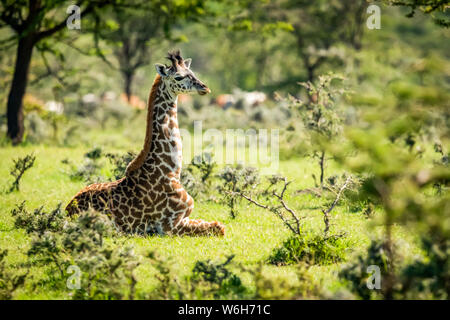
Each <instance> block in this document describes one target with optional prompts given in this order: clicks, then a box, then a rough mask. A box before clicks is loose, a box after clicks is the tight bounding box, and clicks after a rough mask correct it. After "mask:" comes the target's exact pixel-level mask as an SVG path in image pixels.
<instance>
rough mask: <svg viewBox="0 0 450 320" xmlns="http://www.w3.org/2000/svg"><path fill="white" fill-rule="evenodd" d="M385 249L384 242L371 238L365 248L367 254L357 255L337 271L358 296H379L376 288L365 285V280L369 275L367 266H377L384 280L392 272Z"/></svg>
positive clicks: (392, 265)
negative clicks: (367, 246) (354, 259)
mask: <svg viewBox="0 0 450 320" xmlns="http://www.w3.org/2000/svg"><path fill="white" fill-rule="evenodd" d="M386 250H387V248H386V243H385V242H383V241H377V240H372V242H371V244H370V246H369V248H368V249H367V255H364V256H362V255H361V256H358V257H357V258H356V261H354V262H352V263H350V264H348V265H346V266H344V268H343V269H342V270H341V271H340V272H339V276H340V277H341V278H342V279H345V280H347V281H348V283H349V285H350V288H351V291H352V292H353V293H354V294H356V295H357V296H358V297H359V298H361V299H371V298H376V297H379V294H380V293H379V292H377V291H378V290H371V289H369V288H368V287H367V281H368V278H369V276H370V273H368V272H367V267H369V266H376V267H379V268H380V272H381V274H380V276H381V279H382V280H381V281H382V282H384V281H386V280H387V277H388V275H389V273H390V272H392V269H393V267H394V264H393V262H392V261H391V260H390V258H389V255H388V254H387V253H386ZM382 287H383V284H382Z"/></svg>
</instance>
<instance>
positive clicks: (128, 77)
mask: <svg viewBox="0 0 450 320" xmlns="http://www.w3.org/2000/svg"><path fill="white" fill-rule="evenodd" d="M123 76H124V82H125V83H124V90H125V94H126V95H127V100H128V102H131V95H132V92H131V86H132V84H133V78H134V75H133V73H130V72H128V73H124V74H123Z"/></svg>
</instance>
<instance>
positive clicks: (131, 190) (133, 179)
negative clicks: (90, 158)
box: [66, 50, 225, 236]
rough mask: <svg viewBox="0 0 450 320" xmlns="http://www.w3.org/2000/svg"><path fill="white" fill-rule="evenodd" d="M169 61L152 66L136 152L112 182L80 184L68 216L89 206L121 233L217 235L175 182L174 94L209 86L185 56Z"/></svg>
mask: <svg viewBox="0 0 450 320" xmlns="http://www.w3.org/2000/svg"><path fill="white" fill-rule="evenodd" d="M167 58H168V59H169V60H170V61H171V65H170V66H167V65H163V64H156V65H155V68H156V71H157V75H156V77H155V80H154V83H153V86H152V88H151V90H150V95H149V98H148V112H147V128H146V134H145V140H144V146H143V148H142V150H141V152H140V153H139V154H138V155H137V156H136V157H135V158H134V159H133V160H132V161H131V162H130V163H129V164H128V166H127V168H126V172H125V176H124V177H123V178H121V179H119V180H117V181H114V182H108V183H96V184H92V185H90V186H87V187H85V188H84V189H82V190H81V191H80V192H78V193H77V194H76V195H75V196H74V197H73V199H72V200H71V201H70V202H69V204H68V205H67V207H66V210H67V212H68V214H69V216H70V215H73V214H75V213H79V212H81V211H85V210H87V209H89V208H93V209H94V210H96V211H101V212H106V213H108V214H109V215H110V216H111V217H112V219H113V221H114V222H115V224H116V225H117V227H118V228H119V229H121V230H122V231H124V232H127V233H139V234H155V233H156V234H160V235H192V236H195V235H218V236H222V235H224V234H225V226H224V225H223V224H222V223H220V222H217V221H212V222H207V221H204V220H201V219H190V218H189V215H190V214H191V212H192V210H193V208H194V200H193V199H192V197H191V196H190V195H189V194H188V193H187V192H186V190H185V189H184V188H183V186H182V185H181V182H180V173H181V163H182V153H181V152H182V144H181V136H180V131H179V129H178V120H177V95H178V94H180V93H190V92H197V93H198V94H200V95H205V94H207V93H210V92H211V90H210V89H209V88H208V87H207V86H206V85H205V84H204V83H202V82H201V81H200V80H199V79H197V77H196V76H195V75H194V73H193V72H192V71H191V70H190V65H191V61H192V60H191V59H183V58H182V57H181V54H180V51H179V50H177V51H174V52H169V54H168V57H167Z"/></svg>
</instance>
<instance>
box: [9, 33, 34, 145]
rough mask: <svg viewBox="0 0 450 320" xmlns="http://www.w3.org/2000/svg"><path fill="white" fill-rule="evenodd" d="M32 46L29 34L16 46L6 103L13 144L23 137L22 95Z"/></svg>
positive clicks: (25, 85) (26, 79) (10, 136)
mask: <svg viewBox="0 0 450 320" xmlns="http://www.w3.org/2000/svg"><path fill="white" fill-rule="evenodd" d="M33 47H34V41H33V36H31V35H27V36H25V37H23V38H21V39H20V40H19V43H18V46H17V53H16V65H15V68H14V75H13V80H12V83H11V89H10V91H9V96H8V105H7V118H8V133H7V134H8V137H9V138H10V139H11V140H12V143H13V144H14V145H16V144H18V143H20V142H21V141H22V139H23V133H24V126H23V97H24V95H25V90H26V87H27V81H28V72H29V69H30V61H31V55H32V53H33Z"/></svg>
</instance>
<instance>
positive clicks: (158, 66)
mask: <svg viewBox="0 0 450 320" xmlns="http://www.w3.org/2000/svg"><path fill="white" fill-rule="evenodd" d="M155 69H156V72H158V74H159V75H160V76H161V77H166V76H167V68H166V66H165V65H163V64H160V63H156V64H155Z"/></svg>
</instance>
